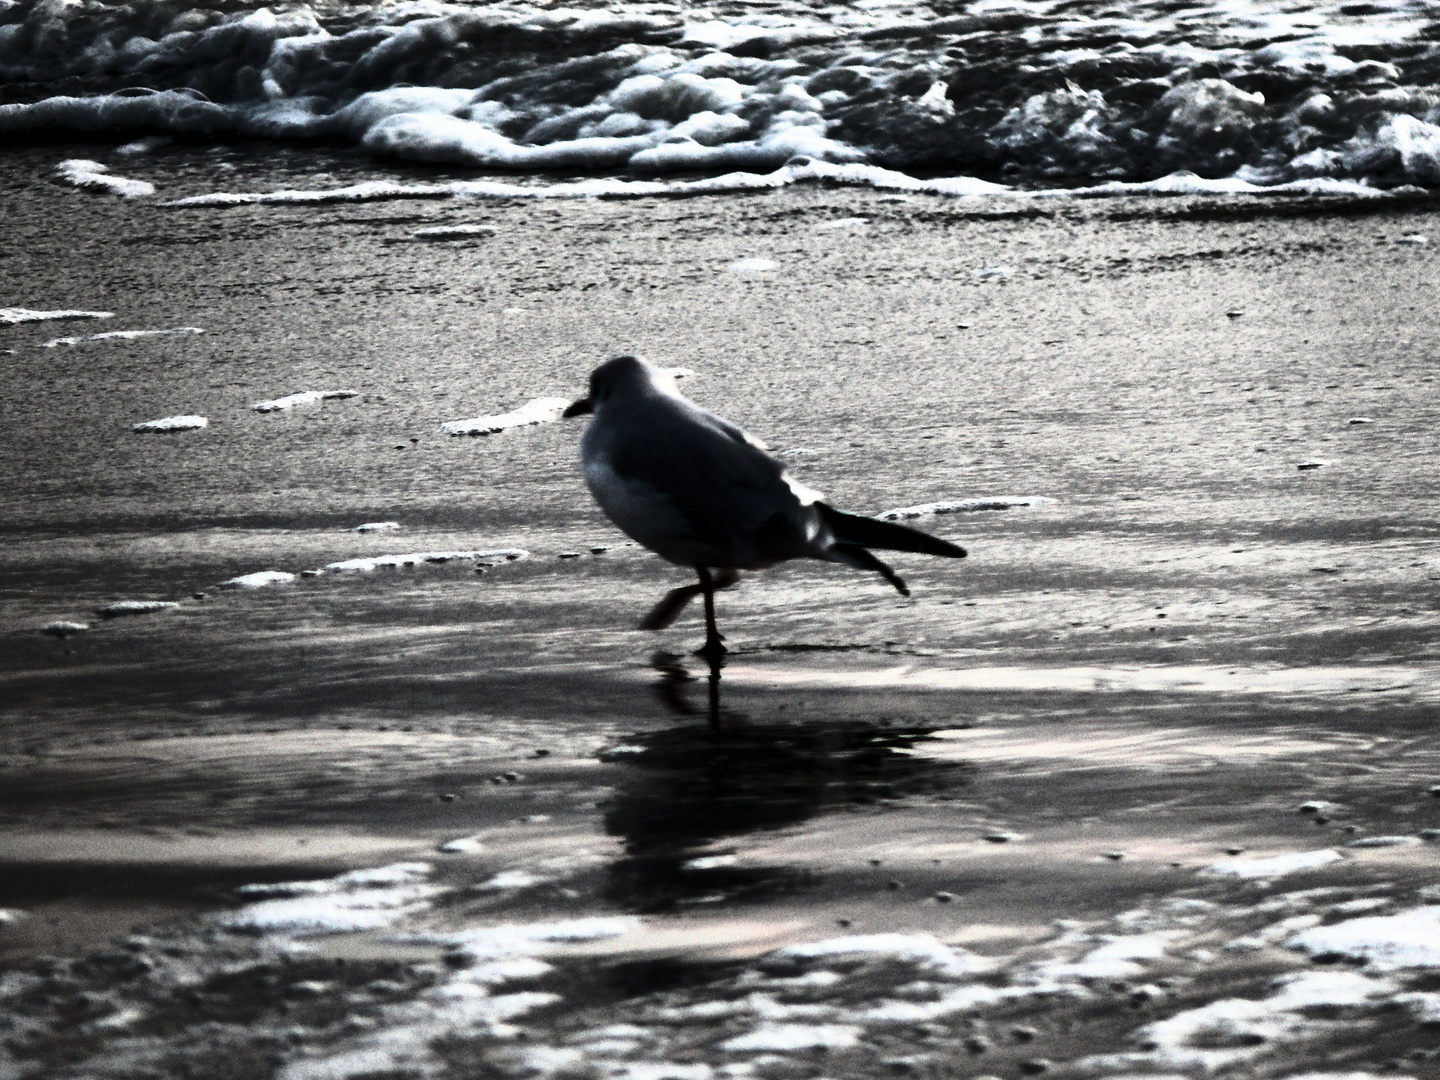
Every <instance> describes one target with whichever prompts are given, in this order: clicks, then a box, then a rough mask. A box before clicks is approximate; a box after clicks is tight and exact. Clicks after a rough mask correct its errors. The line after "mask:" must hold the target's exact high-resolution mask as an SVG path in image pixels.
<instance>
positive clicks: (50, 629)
mask: <svg viewBox="0 0 1440 1080" xmlns="http://www.w3.org/2000/svg"><path fill="white" fill-rule="evenodd" d="M89 629H90V624H89V623H83V622H72V621H71V620H69V619H56V620H55V621H54V622H48V623H46V624H45V625H44V626H42V627H41V628H40V632H41V633H42V634H48V635H50V636H51V637H58V638H64V637H70V636H71V635H73V634H83V633H84V632H85V631H86V630H89Z"/></svg>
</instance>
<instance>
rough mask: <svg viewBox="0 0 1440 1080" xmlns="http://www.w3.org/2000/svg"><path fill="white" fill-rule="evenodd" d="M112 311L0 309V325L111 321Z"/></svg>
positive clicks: (113, 314) (113, 315)
mask: <svg viewBox="0 0 1440 1080" xmlns="http://www.w3.org/2000/svg"><path fill="white" fill-rule="evenodd" d="M114 317H115V313H114V312H113V311H78V310H76V309H74V308H61V309H59V310H56V311H39V310H37V309H35V308H20V307H11V308H0V324H4V325H6V326H14V325H15V324H16V323H29V322H61V321H64V320H67V319H113V318H114Z"/></svg>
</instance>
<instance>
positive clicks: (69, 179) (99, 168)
mask: <svg viewBox="0 0 1440 1080" xmlns="http://www.w3.org/2000/svg"><path fill="white" fill-rule="evenodd" d="M55 175H56V177H58V178H59V179H60V180H63V181H64V182H65V183H67V184H71V185H73V186H74V187H78V188H83V189H84V190H86V191H99V192H104V193H106V194H108V195H119V196H120V197H121V198H125V199H130V198H134V197H136V196H138V195H154V194H155V185H154V184H152V183H149V182H148V181H145V180H130V179H127V178H126V177H123V176H114V175H112V174H111V172H110V169H109V168H108V167H107V166H105V165H102V164H100V162H98V161H87V160H85V159H84V158H71V159H69V160H68V161H62V162H60V164H59V165H56V166H55Z"/></svg>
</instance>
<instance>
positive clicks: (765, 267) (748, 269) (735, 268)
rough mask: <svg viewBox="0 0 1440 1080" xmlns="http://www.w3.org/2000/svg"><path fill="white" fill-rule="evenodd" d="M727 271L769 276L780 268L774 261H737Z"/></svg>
mask: <svg viewBox="0 0 1440 1080" xmlns="http://www.w3.org/2000/svg"><path fill="white" fill-rule="evenodd" d="M725 269H726V270H729V271H730V272H731V273H732V274H769V273H772V272H774V271H775V270H778V269H779V266H778V265H777V264H776V262H775V260H773V259H737V260H736V261H735V262H732V263H731V264H730V265H729V266H727V267H726V268H725Z"/></svg>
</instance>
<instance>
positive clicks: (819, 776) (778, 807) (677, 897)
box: [605, 653, 968, 911]
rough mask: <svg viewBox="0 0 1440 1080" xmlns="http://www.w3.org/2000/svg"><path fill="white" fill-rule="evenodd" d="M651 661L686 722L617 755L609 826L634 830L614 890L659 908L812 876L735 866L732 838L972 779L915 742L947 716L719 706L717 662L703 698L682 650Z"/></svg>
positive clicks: (790, 884)
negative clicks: (797, 718) (841, 716)
mask: <svg viewBox="0 0 1440 1080" xmlns="http://www.w3.org/2000/svg"><path fill="white" fill-rule="evenodd" d="M652 666H653V667H654V668H655V669H656V671H657V672H658V673H659V678H658V680H657V681H656V683H655V690H656V692H657V693H658V695H659V696H660V698H661V700H662V701H664V702H665V704H666V706H667V707H668V708H670V709H671V710H672V711H673V712H674V713H675V714H676V715H677V716H679V717H682V718H683V719H684V721H685V722H684V723H682V724H680V725H678V726H676V727H672V728H668V729H665V730H661V731H652V732H646V733H642V734H637V735H634V736H631V737H629V738H627V743H628V744H629V745H628V746H627V747H625V748H624V752H623V753H620V754H615V755H614V756H612V757H611V759H610V760H611V761H613V762H615V763H623V764H624V765H625V766H626V768H624V769H623V770H622V776H621V777H620V778H618V781H617V789H618V790H617V792H616V795H615V798H614V800H613V802H612V803H611V804H610V806H609V808H608V810H607V811H606V814H605V828H606V831H607V832H609V833H610V834H611V835H614V836H620V837H622V838H623V839H624V841H625V857H624V858H622V859H621V860H619V861H618V862H617V863H616V864H615V866H614V867H613V869H612V887H611V892H612V895H613V896H614V897H615V898H616V899H623V901H624V902H625V904H626V905H627V906H630V907H635V908H638V909H640V910H652V911H653V910H661V909H665V908H668V907H671V906H674V905H677V904H688V903H697V902H704V901H706V900H718V899H721V898H723V899H725V900H728V901H734V900H736V899H742V898H754V897H758V896H763V895H770V894H773V893H775V892H777V891H784V890H787V889H790V888H795V887H798V886H801V885H803V884H805V878H806V875H805V874H803V873H801V872H797V871H795V870H794V869H791V868H781V867H766V866H754V865H744V866H741V865H736V864H735V863H734V862H733V861H732V860H729V859H727V858H726V856H727V855H728V852H727V850H726V848H725V846H724V843H723V842H724V841H725V840H727V839H732V838H739V837H742V836H745V835H747V834H750V833H755V832H761V831H766V830H773V829H781V828H784V827H786V826H792V825H796V824H799V823H801V822H804V821H806V820H808V819H811V818H814V817H816V816H818V815H821V814H825V813H832V812H836V811H841V810H848V809H853V808H859V807H864V806H866V805H873V804H878V803H883V802H886V801H890V800H898V799H902V798H905V797H907V796H912V795H919V794H925V793H931V792H942V791H947V790H950V789H953V788H955V787H958V786H961V785H963V784H964V783H966V777H967V774H968V769H967V768H966V767H965V766H964V765H962V764H959V763H956V762H937V761H934V760H930V759H927V758H924V757H917V756H912V755H911V754H909V753H908V752H907V751H909V750H910V749H911V748H912V747H914V746H915V745H916V744H917V743H920V742H922V741H924V740H926V739H928V738H929V737H930V735H931V732H932V731H933V730H936V729H937V728H938V727H939V725H930V726H925V727H917V726H909V725H904V726H902V725H892V724H890V722H889V721H880V722H875V723H871V722H866V721H860V720H842V721H835V722H825V721H820V722H814V721H809V722H803V723H787V722H783V721H774V720H762V719H759V718H755V717H750V716H745V715H742V714H739V713H735V712H732V711H728V710H723V709H719V710H717V709H716V708H715V706H716V705H717V704H718V693H716V691H718V680H717V679H715V678H714V669H713V668H712V669H711V675H712V679H711V686H710V688H711V690H712V696H711V697H710V702H709V704H710V707H709V708H706V707H703V706H700V705H697V704H695V703H693V702H692V701H691V700H690V693H691V691H692V690H693V689H698V687H694V686H693V684H695V683H697V682H699V679H697V678H696V677H695V676H693V675H691V674H690V673H689V671H688V670H687V669H686V668H685V666H684V662H683V659H682V658H681V657H679V656H676V655H674V654H671V653H657V654H656V655H655V657H654V658H653V660H652ZM696 696H698V695H696ZM717 721H718V722H717ZM949 726H951V727H953V726H954V725H953V723H952V724H951V725H949Z"/></svg>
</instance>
